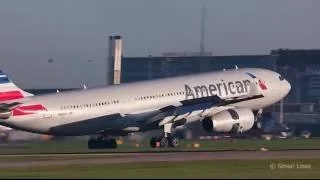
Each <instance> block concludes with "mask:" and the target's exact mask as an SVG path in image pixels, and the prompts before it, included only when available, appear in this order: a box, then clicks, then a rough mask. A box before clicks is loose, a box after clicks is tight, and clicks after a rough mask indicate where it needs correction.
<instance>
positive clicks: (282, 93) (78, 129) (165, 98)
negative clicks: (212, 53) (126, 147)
mask: <svg viewBox="0 0 320 180" xmlns="http://www.w3.org/2000/svg"><path fill="white" fill-rule="evenodd" d="M0 74H1V76H0V77H1V78H0V84H1V86H0V125H4V126H8V127H10V128H15V129H19V130H23V131H28V132H32V133H38V134H46V135H53V136H84V135H89V136H90V139H89V140H88V148H89V149H97V148H117V142H116V140H115V138H114V137H119V136H127V135H128V134H131V133H135V132H146V131H151V130H159V129H160V130H161V129H162V130H163V132H162V133H161V134H160V135H159V136H158V137H152V138H151V140H150V146H151V147H153V148H157V147H160V148H168V147H177V146H178V145H179V141H178V138H176V137H175V136H174V135H172V131H173V130H174V128H176V127H180V126H184V125H186V124H188V123H191V122H194V121H201V122H202V123H201V124H202V127H203V128H204V130H206V131H209V132H222V133H224V132H225V133H228V132H237V133H244V132H246V131H248V130H250V129H252V128H254V127H256V124H257V123H258V122H257V118H256V117H257V116H258V115H259V114H258V113H259V112H261V109H263V108H264V107H267V106H270V105H272V104H274V103H276V102H279V101H280V100H281V99H283V98H284V97H286V96H287V94H288V93H289V91H290V89H291V85H290V83H289V82H288V81H287V80H286V79H284V78H283V77H282V76H281V75H280V74H279V73H277V72H274V71H271V70H267V69H261V68H237V69H228V70H224V71H213V72H205V73H198V74H189V75H182V76H175V77H166V78H161V79H160V78H159V79H153V80H144V81H138V82H130V83H122V84H117V85H110V86H105V87H95V88H88V89H86V90H85V91H84V90H79V89H78V90H71V91H66V92H59V93H52V94H44V95H34V96H33V95H32V94H29V93H27V92H25V91H23V90H21V89H19V88H18V87H17V86H16V85H14V83H13V82H12V80H11V79H10V78H8V76H7V75H6V74H4V73H2V72H1V73H0Z"/></svg>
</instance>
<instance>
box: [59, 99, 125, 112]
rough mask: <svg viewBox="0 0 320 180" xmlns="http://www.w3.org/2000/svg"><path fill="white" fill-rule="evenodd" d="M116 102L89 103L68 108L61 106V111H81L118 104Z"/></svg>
mask: <svg viewBox="0 0 320 180" xmlns="http://www.w3.org/2000/svg"><path fill="white" fill-rule="evenodd" d="M118 103H119V101H118V100H113V101H108V102H107V101H105V102H99V103H90V104H80V105H79V104H78V105H69V106H62V107H61V109H62V110H64V109H81V108H91V107H99V106H106V105H111V104H118Z"/></svg>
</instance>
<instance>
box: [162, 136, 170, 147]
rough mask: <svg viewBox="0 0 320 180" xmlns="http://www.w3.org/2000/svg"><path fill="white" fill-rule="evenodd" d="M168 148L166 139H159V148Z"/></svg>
mask: <svg viewBox="0 0 320 180" xmlns="http://www.w3.org/2000/svg"><path fill="white" fill-rule="evenodd" d="M168 146H169V142H168V138H167V137H161V139H160V147H162V148H167V147H168Z"/></svg>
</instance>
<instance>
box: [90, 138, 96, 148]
mask: <svg viewBox="0 0 320 180" xmlns="http://www.w3.org/2000/svg"><path fill="white" fill-rule="evenodd" d="M88 148H89V149H95V148H97V141H96V140H93V139H90V140H89V141H88Z"/></svg>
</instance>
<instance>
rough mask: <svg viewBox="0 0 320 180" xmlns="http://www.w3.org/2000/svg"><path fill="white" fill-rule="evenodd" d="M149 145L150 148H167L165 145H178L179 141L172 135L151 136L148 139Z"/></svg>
mask: <svg viewBox="0 0 320 180" xmlns="http://www.w3.org/2000/svg"><path fill="white" fill-rule="evenodd" d="M150 146H151V147H152V148H156V147H161V148H167V147H173V148H175V147H178V146H179V141H178V139H177V138H176V137H174V136H170V135H169V136H167V137H166V136H160V137H153V138H151V140H150Z"/></svg>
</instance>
